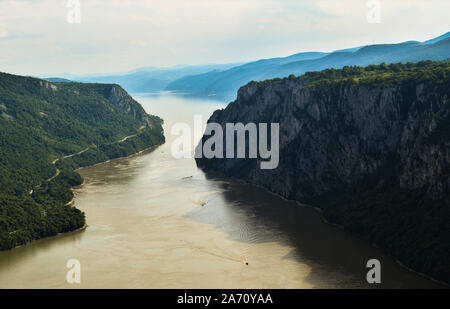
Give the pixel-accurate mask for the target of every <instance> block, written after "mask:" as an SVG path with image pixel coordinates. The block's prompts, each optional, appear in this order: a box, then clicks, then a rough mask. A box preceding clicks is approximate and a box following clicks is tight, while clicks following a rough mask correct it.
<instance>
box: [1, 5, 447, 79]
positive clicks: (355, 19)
mask: <svg viewBox="0 0 450 309" xmlns="http://www.w3.org/2000/svg"><path fill="white" fill-rule="evenodd" d="M80 2H81V23H80V24H70V23H68V22H67V20H66V17H67V14H68V8H67V7H66V4H67V1H64V0H33V1H31V0H21V1H19V0H6V1H0V67H2V70H7V71H10V72H16V73H20V74H35V75H38V74H47V73H48V74H50V73H58V72H72V73H91V72H117V71H126V70H129V69H133V68H135V67H141V66H170V65H176V64H200V63H226V62H241V61H249V60H253V59H258V58H267V57H277V56H285V55H289V54H293V53H296V52H300V51H309V50H325V51H329V50H335V49H340V48H346V47H352V46H357V45H364V44H371V43H384V42H399V41H405V40H412V39H415V40H425V39H428V38H431V37H434V36H437V35H440V34H442V33H444V32H447V31H448V30H449V28H450V22H449V20H448V18H447V16H446V15H447V12H448V11H449V9H450V3H449V2H448V1H447V0H428V1H426V2H425V1H419V0H411V1H409V0H389V1H388V0H381V8H382V23H381V24H377V25H373V24H368V23H367V21H366V14H367V8H366V1H365V0H346V1H334V0H317V1H313V0H302V1H300V0H226V1H224V0H191V1H185V0H80ZM30 50H32V51H33V52H32V53H30V52H29V51H30Z"/></svg>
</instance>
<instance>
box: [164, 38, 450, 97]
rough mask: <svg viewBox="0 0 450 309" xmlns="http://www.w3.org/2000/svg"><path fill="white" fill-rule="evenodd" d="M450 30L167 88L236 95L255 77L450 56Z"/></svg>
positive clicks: (214, 74) (269, 62) (276, 61)
mask: <svg viewBox="0 0 450 309" xmlns="http://www.w3.org/2000/svg"><path fill="white" fill-rule="evenodd" d="M449 36H450V34H449V33H447V34H444V35H442V36H440V37H437V38H435V39H433V40H429V41H426V42H423V43H421V42H417V41H408V42H403V43H398V44H376V45H368V46H363V47H354V48H349V49H342V50H338V51H335V52H332V53H300V54H296V55H292V56H289V57H285V58H273V59H266V60H259V61H255V62H251V63H247V64H244V65H240V66H237V67H233V68H231V69H228V70H223V71H218V70H216V71H211V72H206V73H203V74H197V75H192V76H184V77H182V78H180V79H178V80H175V81H174V82H171V83H170V84H169V85H168V86H167V88H166V90H171V91H176V92H180V93H189V94H191V95H195V96H216V97H218V98H221V99H224V100H232V99H234V98H235V96H236V93H237V90H238V89H239V87H241V86H243V85H245V84H246V83H248V82H250V81H252V80H255V81H260V80H265V79H270V78H277V77H280V78H281V77H286V76H289V75H290V74H294V75H302V74H304V73H305V72H311V71H319V70H323V69H327V68H335V69H339V68H342V67H344V66H351V65H358V66H366V65H370V64H380V63H382V62H385V63H395V62H417V61H420V60H443V59H447V58H449V57H450V38H449Z"/></svg>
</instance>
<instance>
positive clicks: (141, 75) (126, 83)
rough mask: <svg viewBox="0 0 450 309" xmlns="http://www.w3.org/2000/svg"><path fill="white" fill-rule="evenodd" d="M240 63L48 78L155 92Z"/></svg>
mask: <svg viewBox="0 0 450 309" xmlns="http://www.w3.org/2000/svg"><path fill="white" fill-rule="evenodd" d="M236 65H239V64H238V63H230V64H207V65H197V66H175V67H173V68H155V67H146V68H139V69H136V70H132V71H129V72H126V73H115V74H101V75H85V76H77V75H71V74H62V75H63V77H64V78H61V77H47V78H45V79H46V80H48V81H50V82H70V81H77V82H86V83H106V84H111V83H113V84H119V85H121V86H122V87H123V88H124V89H125V90H126V91H128V92H133V93H138V92H153V91H161V90H164V89H165V88H166V87H167V86H168V85H169V84H170V83H171V82H172V81H175V80H177V79H179V78H181V77H183V76H186V75H194V74H201V73H205V72H209V71H213V70H221V71H222V70H227V69H229V68H232V67H234V66H236Z"/></svg>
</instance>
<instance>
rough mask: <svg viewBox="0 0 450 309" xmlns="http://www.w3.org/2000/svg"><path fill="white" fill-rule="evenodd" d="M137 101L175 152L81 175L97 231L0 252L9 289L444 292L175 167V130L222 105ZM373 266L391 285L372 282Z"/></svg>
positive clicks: (274, 207) (317, 225) (329, 233)
mask: <svg viewBox="0 0 450 309" xmlns="http://www.w3.org/2000/svg"><path fill="white" fill-rule="evenodd" d="M134 97H135V98H136V99H137V100H138V101H139V102H140V103H141V104H142V105H143V106H144V108H145V109H146V110H147V112H149V113H152V114H156V115H158V116H160V117H162V118H163V119H164V120H165V124H164V129H165V135H166V138H167V142H166V144H164V145H162V146H160V147H158V148H156V149H153V150H148V151H145V152H144V153H141V154H139V155H136V156H133V157H130V158H123V159H118V160H113V161H110V162H106V163H102V164H99V165H96V166H92V167H87V168H83V169H81V170H80V171H79V172H80V173H81V175H82V176H83V177H84V178H85V181H86V183H85V185H84V186H82V187H80V188H77V189H75V190H74V192H75V206H76V207H78V208H79V209H81V210H82V211H84V212H85V213H86V217H87V223H88V228H87V229H86V230H84V231H79V232H74V233H69V234H65V235H60V236H56V237H51V238H47V239H42V240H39V241H35V242H33V243H31V244H29V245H26V246H23V247H20V248H16V249H13V250H11V251H6V252H0V288H380V287H382V288H433V287H439V286H438V285H436V284H435V283H433V282H432V281H429V280H427V279H425V278H422V277H420V276H418V275H416V274H414V273H412V272H409V271H407V270H405V269H404V268H402V267H400V266H399V265H398V264H397V263H395V262H394V261H393V259H391V258H390V257H388V256H386V255H384V254H383V253H381V252H380V251H379V250H378V249H376V248H374V247H372V246H370V245H368V244H367V243H365V242H364V241H361V240H359V239H357V238H355V237H352V236H350V235H348V234H346V233H345V232H343V231H342V230H340V229H339V228H337V227H334V226H331V225H329V224H326V223H324V222H323V221H322V219H321V217H320V214H319V213H318V212H317V211H315V210H314V209H312V208H309V207H303V206H300V205H298V204H297V203H294V202H289V201H285V200H283V199H281V198H279V197H277V196H275V195H272V194H270V193H268V192H265V191H264V190H262V189H258V188H254V187H251V186H248V185H246V184H244V183H242V182H239V181H235V180H229V179H222V178H220V177H217V176H211V175H205V173H204V172H202V171H201V170H199V169H198V168H197V167H196V164H195V161H194V159H175V158H173V157H172V155H171V151H170V145H171V141H173V139H174V138H176V137H175V136H171V134H170V128H171V127H172V125H173V124H174V123H175V122H180V121H182V122H186V123H189V124H191V125H192V124H193V115H194V114H200V115H202V116H203V121H204V122H206V120H207V118H208V117H209V115H210V114H211V113H212V112H213V111H214V110H215V109H218V108H224V107H225V105H224V103H222V102H218V101H213V100H209V101H208V100H197V99H189V98H183V97H179V96H175V95H172V94H169V93H162V94H137V95H134ZM193 145H194V141H193V142H192V146H193ZM191 176H192V177H191ZM374 258H375V259H378V260H380V262H381V280H382V283H381V284H375V285H369V284H368V283H367V281H366V273H367V271H368V269H367V268H366V262H367V261H368V260H369V259H374ZM69 259H77V260H78V261H79V262H80V265H81V283H80V284H69V283H68V282H67V281H66V273H67V271H68V270H69V269H68V268H67V267H66V263H67V261H68V260H69ZM244 261H248V266H247V265H245V263H244Z"/></svg>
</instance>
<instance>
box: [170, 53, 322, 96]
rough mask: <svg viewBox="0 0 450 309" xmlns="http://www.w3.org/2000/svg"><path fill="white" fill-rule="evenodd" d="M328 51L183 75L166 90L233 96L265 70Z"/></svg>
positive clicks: (320, 55)
mask: <svg viewBox="0 0 450 309" xmlns="http://www.w3.org/2000/svg"><path fill="white" fill-rule="evenodd" d="M326 55H328V53H320V52H307V53H298V54H295V55H291V56H288V57H284V58H271V59H262V60H258V61H254V62H250V63H246V64H243V65H240V66H236V67H233V68H231V69H228V70H222V71H220V70H215V71H211V72H207V73H203V74H198V75H192V76H185V77H182V78H180V79H178V80H176V81H174V82H172V83H170V84H169V85H168V86H167V88H166V90H172V91H177V92H181V93H189V94H192V95H207V96H216V95H218V96H219V97H220V98H227V97H229V96H233V95H234V93H235V92H236V90H237V89H239V87H240V86H242V85H244V84H246V83H247V82H249V81H251V80H260V79H263V78H264V76H265V75H266V74H267V72H269V71H271V70H273V69H275V68H277V67H279V66H281V65H284V64H286V63H291V62H296V61H305V60H312V59H318V58H321V57H323V56H326Z"/></svg>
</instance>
